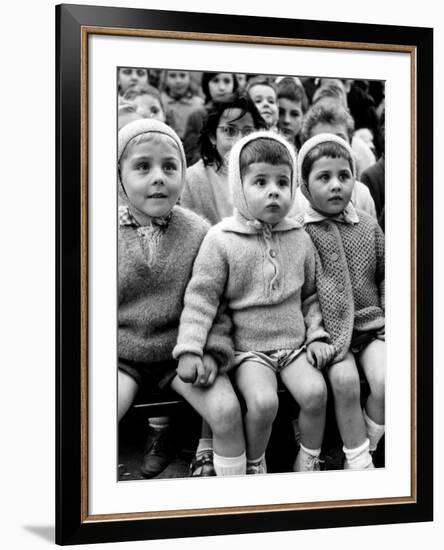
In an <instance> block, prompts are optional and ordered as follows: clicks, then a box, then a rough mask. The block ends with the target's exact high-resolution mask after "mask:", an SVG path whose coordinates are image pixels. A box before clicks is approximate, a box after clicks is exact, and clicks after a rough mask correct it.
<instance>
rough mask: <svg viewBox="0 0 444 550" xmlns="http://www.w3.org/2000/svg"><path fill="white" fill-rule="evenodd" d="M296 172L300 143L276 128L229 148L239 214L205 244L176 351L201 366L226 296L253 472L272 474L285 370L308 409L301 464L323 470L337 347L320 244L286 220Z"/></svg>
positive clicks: (186, 363)
mask: <svg viewBox="0 0 444 550" xmlns="http://www.w3.org/2000/svg"><path fill="white" fill-rule="evenodd" d="M295 174H296V164H295V154H294V151H293V148H292V147H291V145H290V144H289V143H288V142H287V141H286V140H285V139H284V138H283V137H281V136H279V135H278V134H276V133H275V132H255V133H253V134H250V135H248V136H246V137H244V138H242V140H240V141H238V142H237V143H236V144H235V145H234V147H233V148H232V149H231V153H230V161H229V179H230V185H231V188H232V193H233V204H234V206H235V210H234V215H233V216H232V217H229V218H225V219H224V220H222V222H220V223H219V224H217V225H216V226H213V227H212V228H211V229H210V230H209V232H208V234H207V236H206V237H205V239H204V241H203V242H202V246H201V248H200V251H199V253H198V255H197V258H196V261H195V264H194V267H193V275H192V278H191V280H190V283H189V284H188V287H187V290H186V293H185V302H184V304H185V305H184V310H183V313H182V315H181V319H180V328H179V336H178V341H177V346H176V347H175V349H174V352H173V356H174V357H175V358H177V359H179V368H181V367H182V366H183V368H188V369H190V370H191V371H197V370H198V366H199V361H200V357H201V356H202V353H203V348H204V345H205V342H206V341H207V337H208V333H209V331H210V329H211V327H212V324H213V320H214V318H215V315H216V312H217V308H218V304H219V303H220V301H221V300H222V299H226V301H227V303H228V307H229V310H230V312H231V313H232V320H233V327H234V328H233V338H234V344H235V350H236V353H235V357H236V359H235V365H236V369H235V371H234V375H233V377H234V381H235V383H236V385H237V387H238V389H239V391H240V393H241V394H242V396H243V398H244V400H245V403H246V408H247V412H246V415H245V418H244V427H245V434H246V440H247V473H250V474H258V473H265V472H266V463H265V450H266V447H267V444H268V440H269V437H270V434H271V427H272V423H273V420H274V418H275V416H276V414H277V409H278V396H277V375H278V374H279V375H280V377H281V379H282V381H283V383H284V385H285V386H286V387H287V388H288V389H289V391H290V393H291V394H292V396H293V397H294V398H295V400H296V401H297V402H298V403H299V405H300V407H301V412H300V416H299V425H300V430H301V446H300V451H299V454H298V456H297V459H296V462H295V466H294V469H295V470H296V471H311V470H317V469H319V454H320V450H321V443H322V437H323V432H324V424H325V406H326V395H327V389H326V385H325V381H324V378H323V376H322V374H321V372H320V371H319V370H318V369H320V368H322V367H323V366H324V365H326V364H327V363H328V361H329V360H330V357H331V355H332V347H331V346H329V344H327V343H326V341H327V340H328V334H327V333H326V332H325V330H324V329H323V326H322V319H321V315H320V310H319V304H318V301H317V297H316V288H315V256H314V249H313V245H312V243H311V241H310V239H309V238H308V236H307V235H306V233H305V232H304V231H303V230H302V228H301V226H300V224H299V223H297V222H296V221H295V220H290V219H288V218H286V214H287V213H288V212H289V210H290V208H291V205H292V201H293V198H294V192H295V186H296V177H295Z"/></svg>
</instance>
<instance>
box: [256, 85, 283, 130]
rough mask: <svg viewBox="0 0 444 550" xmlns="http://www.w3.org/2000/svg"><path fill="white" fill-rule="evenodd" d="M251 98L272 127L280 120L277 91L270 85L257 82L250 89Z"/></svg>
mask: <svg viewBox="0 0 444 550" xmlns="http://www.w3.org/2000/svg"><path fill="white" fill-rule="evenodd" d="M248 93H249V95H250V97H251V100H252V101H253V103H255V104H256V107H257V110H258V111H259V113H260V114H261V115H262V118H263V119H264V120H265V122H266V123H267V126H268V127H269V128H271V127H272V126H275V125H276V123H277V121H278V117H279V114H278V107H277V102H276V92H275V91H274V90H273V88H270V86H267V85H265V84H256V85H255V86H253V87H252V88H250V90H249V91H248Z"/></svg>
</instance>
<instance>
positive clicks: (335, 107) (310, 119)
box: [301, 99, 355, 143]
mask: <svg viewBox="0 0 444 550" xmlns="http://www.w3.org/2000/svg"><path fill="white" fill-rule="evenodd" d="M319 123H321V124H344V126H345V128H346V130H347V134H348V138H349V140H351V137H352V135H353V131H354V129H355V121H354V120H353V117H352V116H351V114H350V113H349V112H348V110H347V109H346V108H345V107H344V106H343V105H342V104H341V103H339V102H338V101H334V100H332V99H323V100H320V101H318V102H317V103H315V104H314V105H312V106H311V107H310V109H308V111H307V112H306V114H305V117H304V123H303V124H302V129H301V138H302V143H303V142H304V141H307V139H309V138H311V137H312V133H311V132H312V130H313V128H314V127H315V126H316V124H319Z"/></svg>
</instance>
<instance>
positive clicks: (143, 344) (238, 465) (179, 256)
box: [118, 119, 245, 475]
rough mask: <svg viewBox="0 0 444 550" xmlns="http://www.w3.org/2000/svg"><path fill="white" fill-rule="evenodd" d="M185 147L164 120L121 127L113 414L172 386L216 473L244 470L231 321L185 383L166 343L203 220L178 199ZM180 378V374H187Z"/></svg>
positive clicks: (221, 318) (222, 323)
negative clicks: (147, 391)
mask: <svg viewBox="0 0 444 550" xmlns="http://www.w3.org/2000/svg"><path fill="white" fill-rule="evenodd" d="M185 169H186V164H185V154H184V151H183V147H182V143H181V141H180V139H179V137H178V136H177V134H176V133H175V132H174V130H172V129H171V128H170V127H169V126H167V125H166V124H164V123H163V122H160V121H157V120H154V119H142V120H137V121H134V122H131V123H129V124H127V125H126V126H124V127H123V128H122V129H121V130H120V132H119V145H118V172H119V185H121V186H122V190H123V196H124V197H125V199H124V200H125V204H123V205H121V206H120V208H119V256H118V259H119V287H118V356H119V370H118V376H119V377H118V415H119V420H120V419H121V418H122V417H123V415H124V414H125V412H126V411H127V410H128V408H129V407H130V405H131V403H132V401H133V399H134V397H135V395H136V392H137V390H138V388H139V385H140V384H141V383H146V384H149V385H151V386H152V387H156V386H158V387H160V388H166V387H170V388H172V389H173V390H174V391H176V392H177V393H179V394H180V395H182V396H183V397H184V398H185V399H186V400H187V401H188V402H189V403H190V404H191V405H192V406H193V407H194V408H195V409H196V410H197V411H198V412H199V413H200V414H201V416H203V417H204V419H205V420H206V421H207V422H208V423H209V425H210V426H211V428H212V430H213V434H214V449H215V455H214V467H215V470H216V473H217V474H218V475H224V474H232V473H240V474H242V473H244V472H245V443H244V436H243V430H242V420H241V414H240V406H239V402H238V399H237V397H236V395H235V393H234V390H233V388H232V386H231V383H230V381H229V379H228V377H227V376H226V374H224V373H225V371H226V370H227V368H228V367H229V366H230V364H231V363H232V355H233V352H232V343H231V339H230V337H229V328H230V326H229V319H228V317H227V316H226V315H218V322H217V323H216V324H215V325H214V326H213V330H212V332H211V334H210V335H209V337H208V340H207V341H206V342H205V346H204V349H203V350H202V354H201V356H200V357H199V360H200V366H199V377H198V379H197V380H196V381H195V383H194V384H191V383H190V381H189V380H188V379H187V378H186V376H182V377H181V376H180V373H177V370H176V369H177V361H175V360H173V358H172V355H171V354H172V350H173V347H174V344H175V342H176V339H177V333H178V327H179V318H180V314H181V311H182V305H183V296H184V293H185V288H186V285H187V283H188V280H189V278H190V275H191V269H192V266H193V262H194V259H195V257H196V254H197V252H198V250H199V247H200V244H201V242H202V239H203V238H204V236H205V234H206V232H207V230H208V224H207V223H206V222H205V221H204V220H202V219H201V218H200V217H199V216H197V215H196V214H194V213H193V212H190V211H188V210H185V209H183V208H181V207H180V206H177V205H176V202H177V199H178V198H179V195H180V193H181V191H182V189H183V186H184V181H185ZM184 379H185V380H184Z"/></svg>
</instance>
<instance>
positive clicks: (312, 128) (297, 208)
mask: <svg viewBox="0 0 444 550" xmlns="http://www.w3.org/2000/svg"><path fill="white" fill-rule="evenodd" d="M353 130H354V122H353V118H352V117H351V115H350V113H349V112H348V111H347V109H346V108H345V107H343V106H342V105H341V104H340V103H338V102H337V101H334V100H328V99H323V100H322V101H318V102H317V103H316V104H315V105H312V106H311V107H310V109H309V110H308V111H307V113H306V114H305V117H304V123H303V125H302V130H301V140H302V143H304V142H305V141H307V139H309V138H311V137H313V136H315V135H317V134H321V133H330V134H335V135H337V136H339V137H340V138H342V139H344V140H345V141H347V142H349V143H350V139H351V136H352V135H353ZM350 200H351V202H352V203H353V206H354V207H355V208H359V210H363V211H364V212H366V213H367V214H370V216H372V217H373V218H375V219H376V209H375V203H374V201H373V199H372V196H371V194H370V191H369V190H368V188H367V187H366V186H365V185H364V184H363V183H361V182H360V181H357V180H356V182H355V185H354V187H353V191H352V194H351V199H350ZM307 207H308V201H307V199H306V197H305V196H304V194H303V193H302V191H301V189H300V188H298V189H297V191H296V198H295V202H294V207H293V209H292V211H291V213H290V216H294V215H296V214H298V213H303V212H304V211H305V210H306V208H307Z"/></svg>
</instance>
